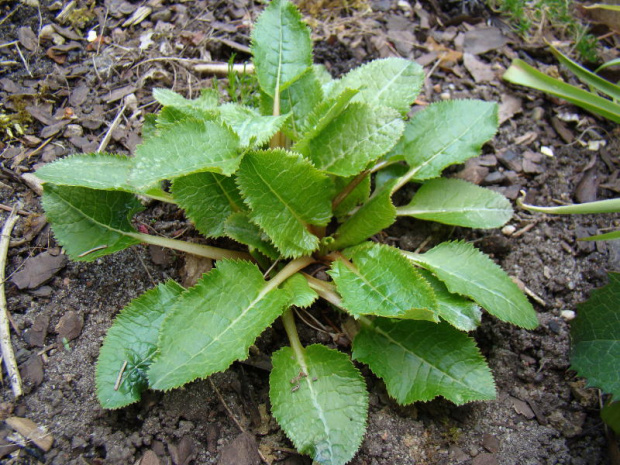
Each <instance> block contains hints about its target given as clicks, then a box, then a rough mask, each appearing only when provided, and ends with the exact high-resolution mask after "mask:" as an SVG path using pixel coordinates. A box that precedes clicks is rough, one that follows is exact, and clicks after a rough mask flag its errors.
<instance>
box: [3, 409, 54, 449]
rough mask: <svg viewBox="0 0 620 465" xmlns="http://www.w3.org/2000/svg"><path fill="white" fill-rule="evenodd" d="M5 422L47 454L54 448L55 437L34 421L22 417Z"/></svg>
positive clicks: (8, 419)
mask: <svg viewBox="0 0 620 465" xmlns="http://www.w3.org/2000/svg"><path fill="white" fill-rule="evenodd" d="M4 421H5V423H6V424H7V425H9V426H10V427H11V428H13V429H14V430H15V431H17V432H18V433H19V434H21V435H22V436H24V437H25V438H26V439H28V440H30V441H32V442H33V443H34V444H35V445H36V446H37V447H38V448H39V449H41V450H43V451H45V452H47V451H49V450H50V449H51V448H52V444H54V437H53V436H52V435H51V434H50V433H48V432H47V431H45V429H44V428H41V427H39V426H38V425H37V424H36V423H35V422H34V421H32V420H29V419H28V418H21V417H9V418H7V419H6V420H4Z"/></svg>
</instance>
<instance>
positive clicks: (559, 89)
mask: <svg viewBox="0 0 620 465" xmlns="http://www.w3.org/2000/svg"><path fill="white" fill-rule="evenodd" d="M503 78H504V79H505V80H506V81H509V82H512V83H513V84H519V85H522V86H526V87H531V88H532V89H536V90H540V91H541V92H545V93H546V94H550V95H554V96H556V97H559V98H561V99H564V100H566V101H567V102H570V103H573V104H575V105H577V106H579V107H581V108H583V109H584V110H587V111H589V112H591V113H594V114H596V115H600V116H603V117H604V118H607V119H608V120H610V121H613V122H614V123H620V105H619V104H617V103H615V102H612V101H611V100H607V99H605V98H603V97H599V96H598V95H595V94H593V93H591V92H588V91H587V90H583V89H580V88H579V87H576V86H572V85H570V84H566V83H565V82H562V81H560V80H559V79H554V78H552V77H550V76H547V75H546V74H544V73H541V72H540V71H538V70H537V69H536V68H533V67H531V66H530V65H528V64H527V63H526V62H524V61H523V60H519V59H515V60H512V64H511V65H510V68H508V70H507V71H506V72H505V73H504V76H503Z"/></svg>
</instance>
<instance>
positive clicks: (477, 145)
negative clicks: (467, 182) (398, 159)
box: [391, 100, 498, 180]
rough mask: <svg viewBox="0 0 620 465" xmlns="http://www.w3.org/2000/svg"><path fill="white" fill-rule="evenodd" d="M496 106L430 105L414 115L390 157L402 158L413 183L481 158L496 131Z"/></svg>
mask: <svg viewBox="0 0 620 465" xmlns="http://www.w3.org/2000/svg"><path fill="white" fill-rule="evenodd" d="M497 126H498V117H497V104H496V103H492V102H483V101H481V100H450V101H445V102H438V103H432V104H430V105H429V106H428V107H426V108H425V109H424V110H421V111H419V112H417V113H415V114H414V115H413V117H412V118H411V119H410V120H409V122H408V123H407V125H406V126H405V132H404V134H403V137H402V138H401V140H400V141H399V142H398V144H397V145H396V147H395V148H394V150H392V152H391V156H399V155H403V156H404V157H405V160H407V163H408V164H409V166H411V167H412V168H416V169H417V171H416V174H415V176H414V177H413V179H417V180H423V179H431V178H436V177H438V176H439V175H440V174H441V172H442V171H443V169H444V168H445V167H447V166H450V165H454V164H457V163H462V162H464V161H465V160H467V159H469V158H472V157H476V156H478V155H480V149H481V148H482V145H483V144H484V143H485V142H487V141H488V140H490V139H491V138H492V137H493V136H494V135H495V132H496V131H497Z"/></svg>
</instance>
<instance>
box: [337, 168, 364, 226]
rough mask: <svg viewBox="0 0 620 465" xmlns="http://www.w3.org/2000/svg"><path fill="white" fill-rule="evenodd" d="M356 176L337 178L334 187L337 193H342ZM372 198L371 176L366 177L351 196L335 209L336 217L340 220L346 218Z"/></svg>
mask: <svg viewBox="0 0 620 465" xmlns="http://www.w3.org/2000/svg"><path fill="white" fill-rule="evenodd" d="M354 179H355V176H351V177H348V178H341V177H336V178H334V186H335V187H336V192H339V193H340V192H342V191H343V190H344V189H345V188H346V187H347V186H348V185H349V184H350V183H351V182H352V181H353V180H354ZM336 197H337V196H336ZM369 197H370V174H367V175H366V176H364V179H363V180H362V181H361V182H360V183H359V184H358V185H357V186H356V187H355V189H353V190H352V191H351V192H349V194H348V195H347V196H346V197H345V198H344V200H343V201H342V202H340V203H339V204H338V205H337V206H336V208H335V209H334V216H336V217H338V218H339V219H340V218H342V217H344V216H346V215H347V214H348V213H350V212H351V210H353V208H355V207H357V206H358V205H360V204H363V203H364V202H366V201H367V200H368V198H369Z"/></svg>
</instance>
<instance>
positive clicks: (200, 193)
mask: <svg viewBox="0 0 620 465" xmlns="http://www.w3.org/2000/svg"><path fill="white" fill-rule="evenodd" d="M171 192H172V198H173V199H174V200H175V201H176V202H177V204H178V205H179V206H180V207H181V208H182V209H183V210H185V213H186V215H187V217H188V218H189V220H190V221H191V222H192V223H194V225H195V226H196V229H198V231H200V232H201V233H202V234H204V235H205V236H207V237H219V236H222V235H224V224H225V222H226V220H227V219H228V217H229V216H230V215H232V214H233V213H235V212H239V211H242V210H244V209H245V206H244V204H243V200H242V199H241V195H240V194H239V190H238V189H237V185H236V184H235V180H234V179H233V178H232V177H227V176H224V175H221V174H215V173H195V174H190V175H189V176H183V177H181V178H177V179H175V180H174V181H173V182H172V191H171Z"/></svg>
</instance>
